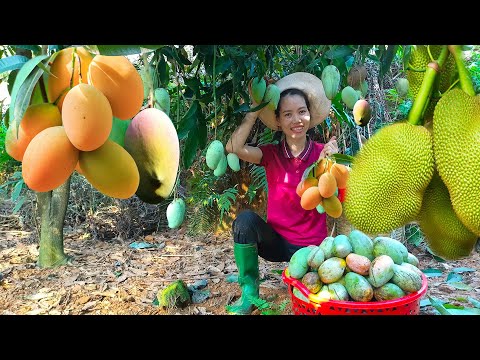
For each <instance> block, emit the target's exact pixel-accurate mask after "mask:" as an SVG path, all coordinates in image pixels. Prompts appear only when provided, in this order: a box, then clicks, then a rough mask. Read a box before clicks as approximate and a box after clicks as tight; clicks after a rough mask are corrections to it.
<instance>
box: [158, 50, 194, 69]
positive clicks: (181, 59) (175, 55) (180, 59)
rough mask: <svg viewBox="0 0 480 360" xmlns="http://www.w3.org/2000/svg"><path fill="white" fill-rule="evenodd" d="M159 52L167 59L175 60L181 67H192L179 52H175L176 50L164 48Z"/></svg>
mask: <svg viewBox="0 0 480 360" xmlns="http://www.w3.org/2000/svg"><path fill="white" fill-rule="evenodd" d="M161 52H162V53H164V54H165V55H166V56H167V58H170V59H172V60H175V61H176V62H178V63H179V64H181V65H192V63H191V62H190V61H189V60H188V59H187V58H186V57H185V56H183V55H182V54H181V53H180V52H179V51H177V49H175V50H172V48H171V47H168V46H165V47H163V48H162V49H161Z"/></svg>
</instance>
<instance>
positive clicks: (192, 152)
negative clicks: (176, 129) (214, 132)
mask: <svg viewBox="0 0 480 360" xmlns="http://www.w3.org/2000/svg"><path fill="white" fill-rule="evenodd" d="M196 130H197V129H196V128H193V129H191V130H190V131H189V132H188V137H187V139H186V140H185V147H184V149H183V159H182V160H183V166H184V167H185V169H188V168H189V167H190V165H192V164H193V162H194V161H195V158H196V157H197V148H198V137H197V131H196Z"/></svg>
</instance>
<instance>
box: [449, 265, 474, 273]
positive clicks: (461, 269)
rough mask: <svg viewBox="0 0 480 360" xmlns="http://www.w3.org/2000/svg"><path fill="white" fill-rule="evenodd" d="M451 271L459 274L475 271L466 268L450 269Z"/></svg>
mask: <svg viewBox="0 0 480 360" xmlns="http://www.w3.org/2000/svg"><path fill="white" fill-rule="evenodd" d="M452 271H453V272H456V273H459V274H461V273H463V272H469V271H475V269H472V268H468V267H458V268H454V269H452Z"/></svg>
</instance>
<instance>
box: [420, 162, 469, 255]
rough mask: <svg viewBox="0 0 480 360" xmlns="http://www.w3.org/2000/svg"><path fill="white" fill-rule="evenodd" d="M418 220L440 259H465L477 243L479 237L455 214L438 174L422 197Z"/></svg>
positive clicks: (434, 176)
mask: <svg viewBox="0 0 480 360" xmlns="http://www.w3.org/2000/svg"><path fill="white" fill-rule="evenodd" d="M417 221H418V224H419V226H420V229H421V230H422V232H423V234H424V238H425V242H426V244H427V245H428V247H429V248H430V250H431V251H432V252H433V253H434V254H436V255H438V256H440V257H441V258H444V259H447V260H456V259H459V258H462V257H466V256H468V255H469V254H470V253H471V251H472V249H473V247H474V246H475V243H476V241H477V236H476V235H475V234H474V233H472V232H471V231H470V230H468V229H467V228H466V227H465V226H464V225H463V224H462V222H461V221H460V220H459V219H458V217H457V216H456V215H455V212H454V211H453V208H452V204H451V203H450V195H449V193H448V189H447V187H446V186H445V184H444V183H443V181H442V179H441V178H440V176H439V175H438V173H437V172H436V171H435V173H434V175H433V178H432V181H431V182H430V184H429V185H428V187H427V189H426V190H425V193H424V195H423V203H422V208H421V210H420V213H419V214H418V217H417Z"/></svg>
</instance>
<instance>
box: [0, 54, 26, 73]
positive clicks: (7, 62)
mask: <svg viewBox="0 0 480 360" xmlns="http://www.w3.org/2000/svg"><path fill="white" fill-rule="evenodd" d="M28 60H30V59H29V58H27V57H26V56H22V55H13V56H9V57H7V58H4V59H0V74H1V73H4V72H5V71H10V70H16V69H20V68H21V67H22V66H23V64H25V63H26V62H28Z"/></svg>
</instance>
